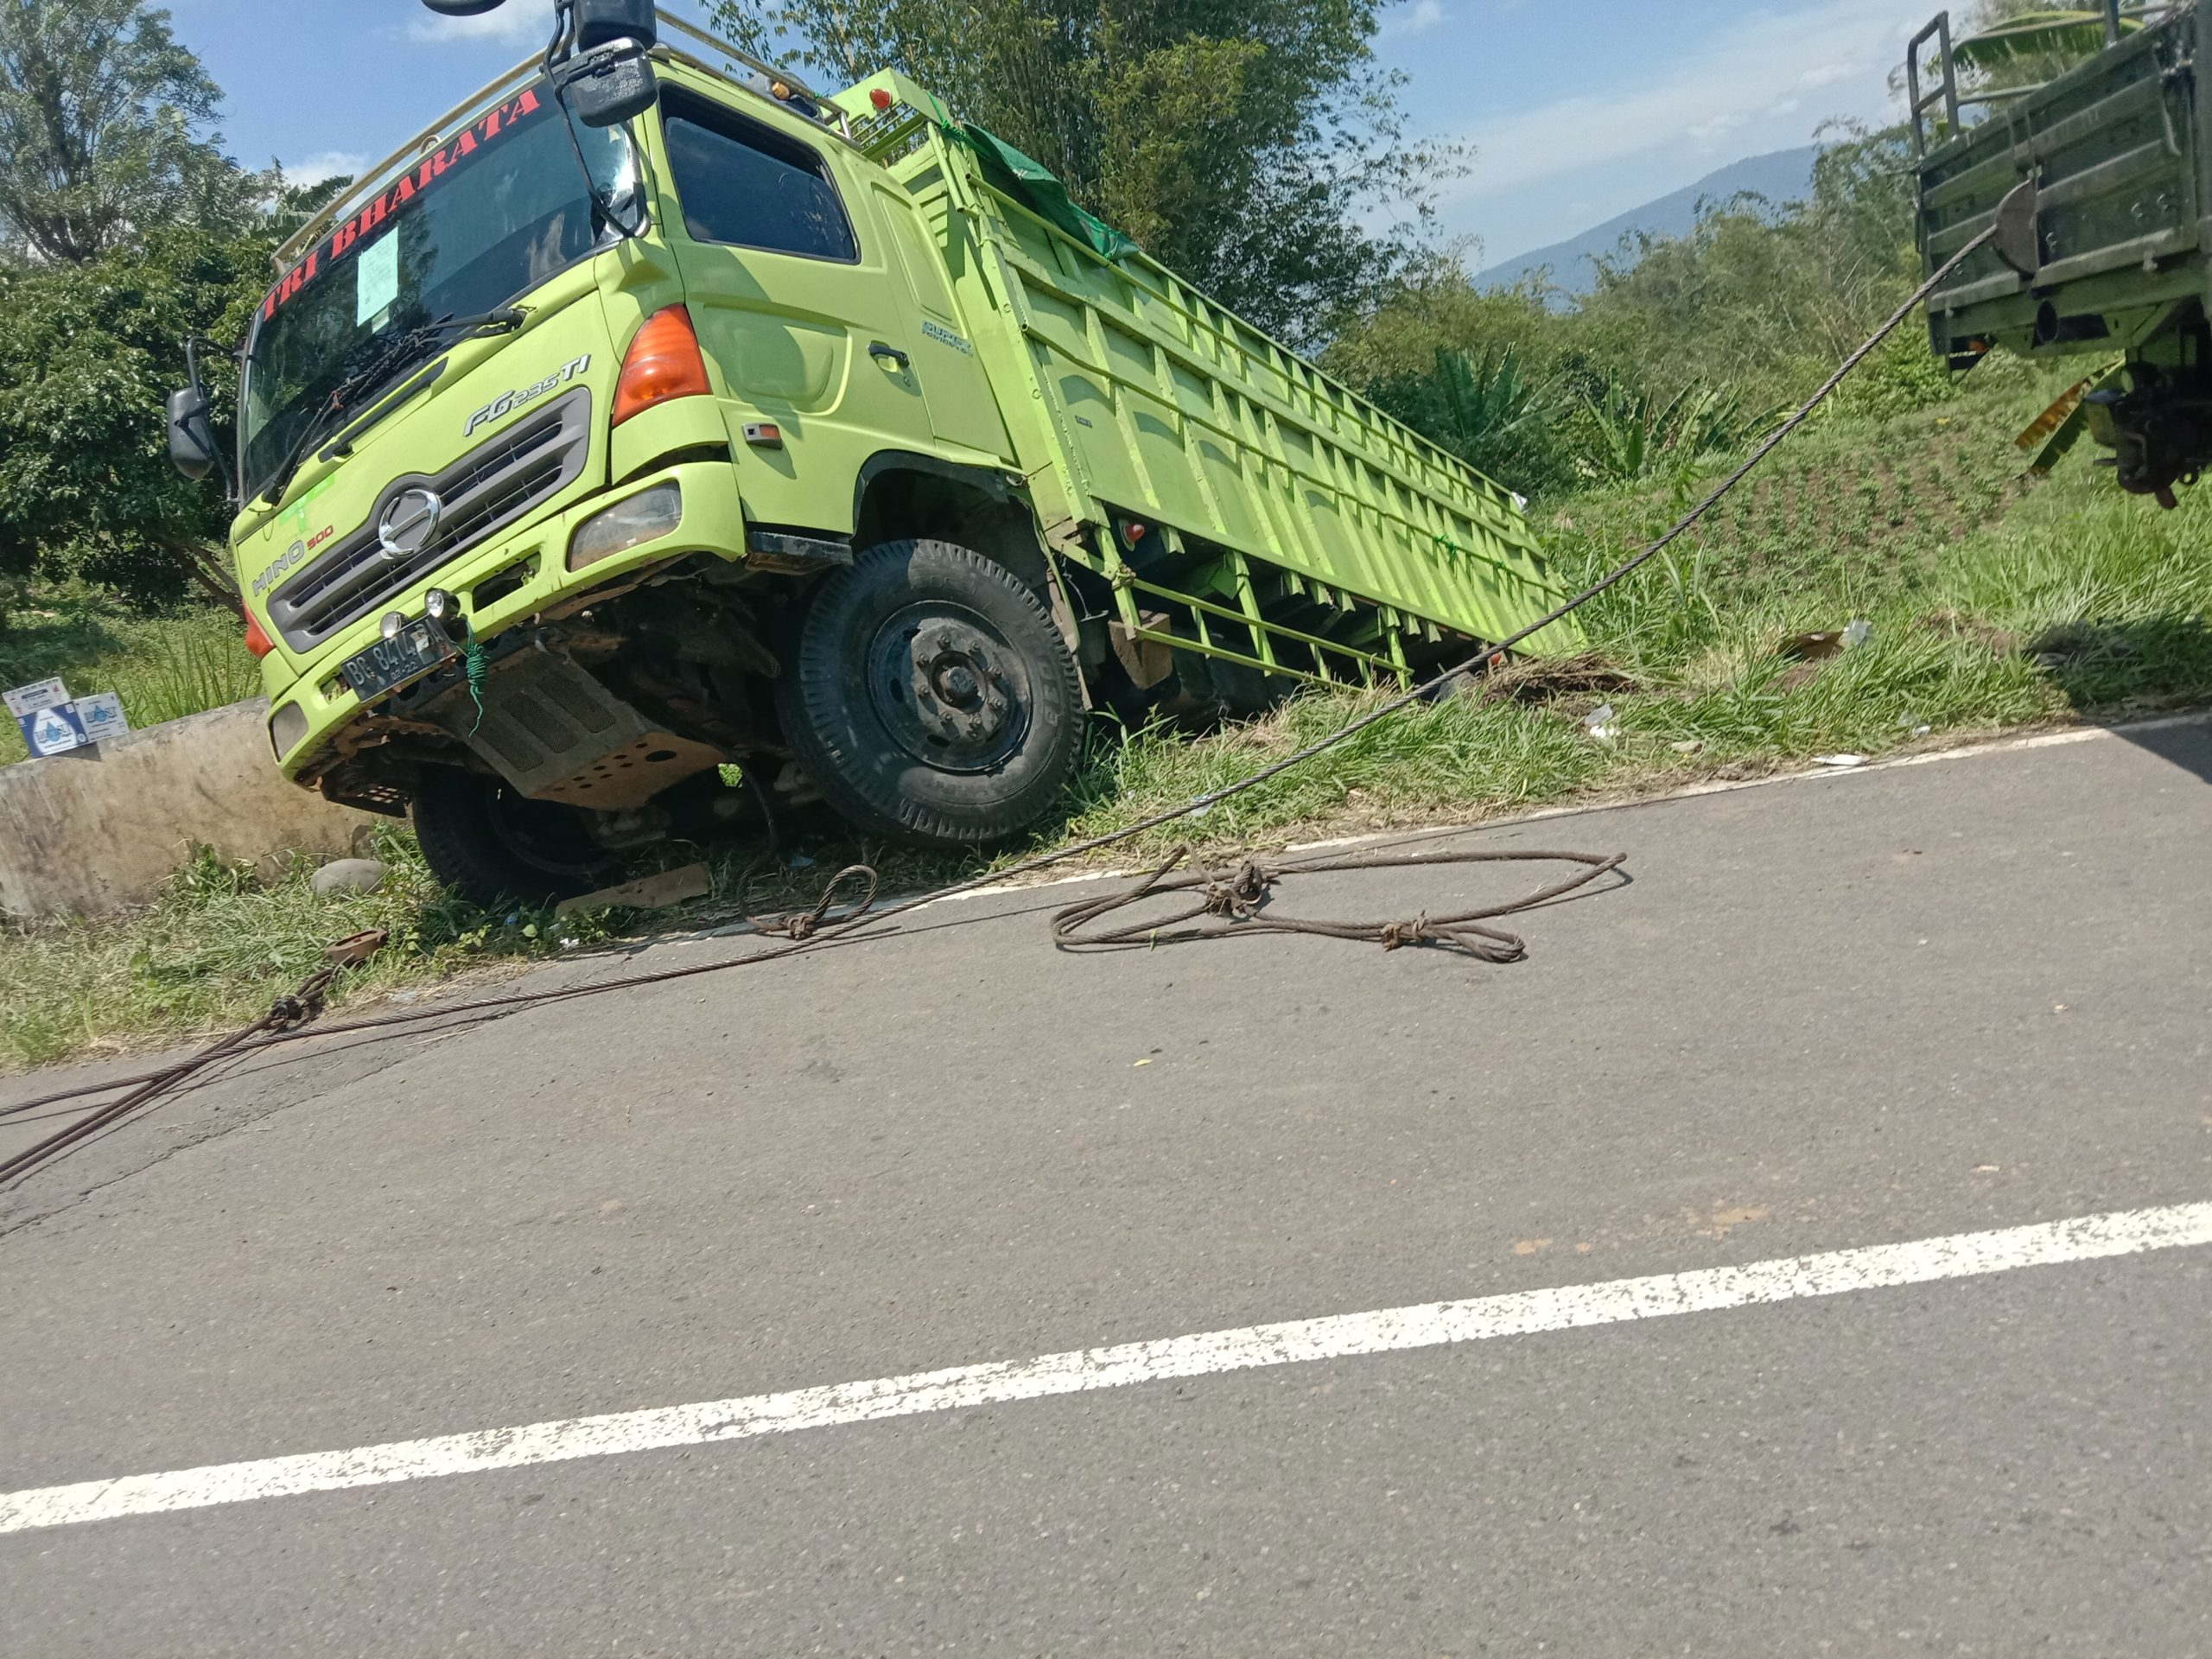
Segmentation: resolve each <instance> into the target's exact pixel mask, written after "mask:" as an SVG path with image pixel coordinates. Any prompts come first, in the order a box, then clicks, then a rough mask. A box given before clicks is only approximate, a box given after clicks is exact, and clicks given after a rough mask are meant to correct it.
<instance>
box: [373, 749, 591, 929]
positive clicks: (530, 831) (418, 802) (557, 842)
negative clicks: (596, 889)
mask: <svg viewBox="0 0 2212 1659" xmlns="http://www.w3.org/2000/svg"><path fill="white" fill-rule="evenodd" d="M414 817H415V839H416V842H418V843H420V845H421V846H422V849H423V862H424V863H426V864H428V865H429V867H430V874H432V875H435V877H437V879H438V880H440V881H442V882H443V883H444V884H445V885H446V886H447V887H451V888H453V889H454V891H455V892H457V893H460V894H461V897H462V898H464V899H468V900H470V901H471V902H472V903H474V904H479V905H484V906H496V905H501V904H509V903H512V904H521V905H531V906H535V905H543V904H550V903H552V902H553V901H554V900H556V899H572V898H574V897H575V895H576V894H578V893H588V892H589V891H590V890H591V887H592V885H593V883H594V880H596V879H597V878H598V877H599V876H601V875H602V874H605V873H606V858H605V855H603V854H602V853H601V852H600V850H599V849H598V848H597V847H596V846H594V843H593V842H592V839H591V836H590V835H589V834H588V832H587V831H586V830H585V829H584V825H583V820H582V815H581V814H580V813H579V812H578V811H577V810H576V809H575V807H573V806H563V805H562V804H559V803H558V802H556V801H533V800H531V799H529V798H527V797H524V796H522V795H518V794H517V793H516V792H515V791H513V790H512V788H510V787H509V786H508V785H505V784H504V783H502V782H499V781H498V780H497V779H491V778H484V777H480V776H478V775H477V774H476V773H474V772H461V771H456V770H451V769H448V768H446V767H442V766H440V767H431V768H425V770H424V772H423V779H422V782H421V784H420V785H418V786H417V787H416V791H415V803H414Z"/></svg>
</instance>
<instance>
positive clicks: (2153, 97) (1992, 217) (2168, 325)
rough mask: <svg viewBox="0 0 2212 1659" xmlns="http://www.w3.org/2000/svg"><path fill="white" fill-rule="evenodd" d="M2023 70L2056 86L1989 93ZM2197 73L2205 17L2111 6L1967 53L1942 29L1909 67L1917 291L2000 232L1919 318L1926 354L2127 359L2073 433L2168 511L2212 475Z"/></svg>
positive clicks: (1927, 33)
mask: <svg viewBox="0 0 2212 1659" xmlns="http://www.w3.org/2000/svg"><path fill="white" fill-rule="evenodd" d="M2022 64H2026V65H2030V66H2043V67H2048V68H2050V69H2051V70H2053V71H2055V72H2056V73H2053V74H2052V76H2051V78H2050V79H2046V80H2044V81H2042V82H2040V83H2039V84H2033V85H2012V86H2006V85H2002V84H2001V81H2002V80H2003V79H2017V78H2018V77H2017V76H1999V75H1996V74H1993V73H1992V69H1993V67H2005V66H2014V67H2017V66H2019V65H2022ZM2207 66H2212V6H2207V5H2196V4H2178V5H2170V6H2147V7H2146V6H2127V7H2123V6H2122V5H2120V3H2119V0H2101V4H2099V5H2097V6H2095V7H2094V8H2087V9H2080V10H2045V11H2040V12H2036V13H2031V14H2029V15H2027V16H2023V17H2021V18H2019V19H2018V20H2016V21H2015V22H2013V23H2012V24H2010V25H2008V26H2005V27H2003V28H2000V29H1995V30H1992V31H1989V32H1988V33H1986V34H1985V35H1980V36H1975V37H1970V38H1967V39H1954V37H1953V35H1952V30H1951V22H1950V17H1949V14H1948V13H1943V14H1939V15H1938V16H1937V17H1936V19H1935V21H1934V22H1930V23H1929V25H1928V27H1927V28H1926V29H1923V30H1922V31H1921V32H1920V34H1919V35H1916V37H1915V38H1914V40H1913V42H1912V45H1911V48H1910V54H1909V56H1908V60H1907V64H1906V80H1907V86H1908V91H1909V97H1910V106H1911V125H1912V135H1913V143H1914V149H1915V155H1916V167H1917V180H1918V185H1917V223H1916V230H1917V234H1918V238H1919V243H1920V247H1921V250H1922V251H1923V255H1924V257H1925V259H1926V262H1927V270H1928V273H1929V275H1930V276H1933V275H1934V274H1935V273H1936V270H1939V269H1941V268H1942V265H1943V264H1945V263H1947V262H1948V261H1949V260H1950V259H1951V258H1952V257H1955V255H1956V254H1957V252H1958V251H1959V250H1960V249H1961V248H1963V247H1965V246H1966V245H1967V244H1968V243H1970V242H1971V241H1972V240H1973V239H1974V238H1975V237H1976V236H1978V235H1980V234H1981V233H1982V232H1985V231H1991V230H1993V231H1994V232H1995V234H1994V236H1993V238H1992V239H1991V240H1990V241H1989V242H1988V243H1986V244H1985V245H1983V246H1982V247H1981V248H1980V249H1979V250H1978V251H1975V252H1974V254H1972V255H1971V256H1970V257H1968V258H1967V260H1966V261H1965V263H1964V264H1961V266H1960V268H1959V270H1957V271H1956V272H1955V274H1954V275H1953V276H1952V277H1950V279H1949V280H1948V282H1946V283H1944V284H1943V286H1942V287H1941V288H1939V289H1936V291H1935V293H1934V294H1933V295H1932V296H1930V297H1929V302H1928V315H1929V330H1930V338H1931V343H1932V344H1933V346H1934V348H1935V351H1936V354H1937V355H1938V356H1939V357H1941V358H1942V359H1945V360H1946V361H1948V363H1950V364H1951V365H1952V366H1954V367H1955V368H1961V369H1964V368H1968V367H1971V366H1972V365H1974V363H1975V362H1977V361H1979V360H1980V358H1981V357H1982V356H1983V355H1984V354H1985V353H1987V352H1989V351H1990V350H1991V349H1992V348H1993V347H1995V346H2004V347H2005V349H2007V350H2008V351H2012V352H2014V353H2018V354H2020V355H2022V356H2024V357H2028V358H2057V357H2064V356H2075V355H2082V354H2088V355H2092V356H2095V357H2101V358H2104V359H2107V360H2108V361H2120V360H2123V359H2124V363H2125V368H2124V371H2123V372H2118V373H2115V374H2114V375H2113V376H2112V377H2110V378H2109V380H2108V382H2107V383H2106V384H2101V385H2099V386H2098V388H2097V389H2096V390H2095V391H2092V392H2090V393H2089V394H2088V397H2087V398H2086V400H2085V401H2084V404H2083V406H2082V415H2083V416H2084V418H2085V420H2086V423H2087V426H2088V430H2089V432H2090V433H2091V434H2092V435H2094V437H2095V438H2096V439H2097V440H2098V441H2099V442H2101V443H2102V444H2103V445H2104V446H2105V447H2106V448H2108V449H2110V450H2111V451H2112V452H2113V453H2112V454H2111V456H2110V457H2108V459H2109V460H2110V461H2111V462H2112V463H2113V465H2114V467H2115V468H2116V473H2117V476H2118V478H2119V480H2120V486H2121V487H2122V488H2124V489H2126V490H2129V491H2132V492H2134V493H2139V494H2143V495H2149V496H2152V497H2155V498H2157V499H2158V500H2159V501H2160V502H2161V503H2163V504H2164V505H2167V506H2171V505H2173V504H2174V494H2173V491H2174V486H2176V485H2177V484H2186V483H2191V482H2194V481H2195V480H2196V477H2197V475H2198V474H2199V473H2200V472H2201V471H2202V469H2203V468H2204V467H2205V466H2206V465H2207V463H2208V462H2212V321H2208V318H2212V167H2208V162H2212V108H2209V107H2208V105H2207V103H2206V99H2207V98H2208V96H2212V77H2208V75H2207V73H2206V67H2207ZM1977 72H1979V73H1977Z"/></svg>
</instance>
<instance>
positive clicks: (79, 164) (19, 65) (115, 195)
mask: <svg viewBox="0 0 2212 1659" xmlns="http://www.w3.org/2000/svg"><path fill="white" fill-rule="evenodd" d="M220 99H221V94H220V93H219V92H218V91H217V89H216V86H215V84H214V82H213V81H212V80H210V79H208V78H207V73H206V72H205V71H203V70H202V69H201V68H200V60H198V59H197V58H195V57H194V55H193V54H191V53H190V52H189V51H188V50H186V49H185V48H183V47H182V46H181V45H179V44H178V43H177V41H176V39H175V36H174V35H172V34H171V33H170V30H169V20H168V13H167V12H165V11H157V10H150V9H149V8H148V7H147V6H146V5H144V4H143V3H141V0H0V248H4V247H5V246H6V245H9V244H10V243H13V244H16V245H20V246H21V247H22V248H25V249H28V250H29V252H30V253H31V254H32V255H33V256H34V257H37V258H39V259H42V260H54V261H61V262H66V263H73V264H80V263H82V262H84V261H86V260H89V259H94V258H97V257H99V256H100V255H101V254H103V253H106V252H108V251H111V250H113V249H115V248H117V247H118V246H120V245H123V244H124V243H125V242H126V241H128V240H130V238H131V237H133V236H134V235H136V234H137V233H140V232H143V231H145V230H146V229H148V228H149V227H150V226H156V225H176V224H199V225H212V224H219V223H222V222H224V221H226V220H229V219H233V218H235V216H236V215H237V214H238V211H239V209H240V208H241V207H243V206H244V204H245V201H246V200H248V199H249V198H250V197H251V194H253V191H254V187H253V185H252V183H251V181H249V180H247V179H246V177H245V175H242V174H240V173H239V172H238V168H236V167H234V166H233V165H232V163H231V162H229V161H228V160H227V159H226V157H225V156H223V155H222V153H221V152H220V150H219V149H218V148H217V147H216V145H215V144H214V143H213V142H212V141H210V140H209V139H207V137H204V136H203V130H204V129H205V128H206V126H207V124H208V123H209V122H211V121H212V120H213V118H214V114H215V107H216V105H217V104H218V103H219V101H220Z"/></svg>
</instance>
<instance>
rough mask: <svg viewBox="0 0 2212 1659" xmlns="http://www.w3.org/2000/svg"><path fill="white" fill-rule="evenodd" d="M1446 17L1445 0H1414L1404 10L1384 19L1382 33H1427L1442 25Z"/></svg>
mask: <svg viewBox="0 0 2212 1659" xmlns="http://www.w3.org/2000/svg"><path fill="white" fill-rule="evenodd" d="M1445 21H1446V12H1445V10H1444V5H1443V0H1413V3H1411V4H1410V5H1408V6H1407V7H1406V9H1405V10H1402V11H1394V12H1392V13H1391V14H1390V15H1389V16H1388V17H1386V18H1384V19H1383V29H1382V33H1383V35H1426V34H1427V32H1428V31H1429V30H1430V29H1435V28H1438V27H1439V26H1440V25H1441V24H1442V23H1443V22H1445Z"/></svg>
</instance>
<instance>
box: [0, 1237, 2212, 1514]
mask: <svg viewBox="0 0 2212 1659" xmlns="http://www.w3.org/2000/svg"><path fill="white" fill-rule="evenodd" d="M2207 1243H2212V1204H2183V1205H2171V1206H2168V1207H2164V1208H2161V1209H2155V1210H2129V1211H2119V1212H2117V1213H2113V1214H2109V1215H2101V1216H2085V1217H2080V1218H2077V1219H2075V1220H2071V1221H2053V1222H2042V1223H2038V1224H2034V1225H2031V1226H2026V1227H2007V1228H2003V1229H2000V1230H1996V1231H1993V1232H1982V1233H1958V1234H1954V1235H1952V1236H1948V1237H1945V1238H1928V1239H1921V1240H1919V1241H1917V1242H1916V1243H1909V1244H1875V1245H1869V1246H1865V1247H1863V1248H1860V1249H1848V1250H1830V1251H1827V1252H1825V1253H1823V1254H1821V1255H1797V1256H1788V1257H1784V1258H1783V1259H1781V1260H1778V1261H1771V1262H1751V1263H1750V1264H1748V1265H1746V1266H1744V1267H1737V1268H1700V1269H1699V1270H1697V1271H1694V1272H1690V1273H1672V1274H1655V1275H1653V1276H1651V1277H1649V1278H1642V1279H1615V1280H1611V1281H1607V1282H1605V1283H1603V1284H1596V1285H1564V1286H1560V1287H1557V1288H1554V1289H1551V1290H1529V1291H1516V1292H1513V1293H1511V1294H1506V1295H1502V1296H1484V1297H1478V1298H1477V1299H1475V1300H1471V1301H1460V1302H1429V1303H1426V1304H1424V1305H1422V1306H1417V1307H1393V1308H1385V1309H1383V1310H1381V1311H1379V1312H1376V1313H1346V1314H1338V1315H1334V1316H1332V1317H1329V1318H1326V1319H1298V1320H1294V1321H1290V1322H1288V1323H1286V1324H1281V1325H1249V1326H1246V1327H1244V1328H1243V1329H1240V1330H1234V1331H1209V1332H1203V1333H1201V1334H1199V1335H1197V1336H1188V1337H1172V1338H1165V1339H1162V1340H1160V1341H1156V1342H1133V1343H1127V1344H1122V1345H1121V1346H1119V1347H1114V1348H1086V1349H1081V1350H1078V1351H1075V1352H1073V1353H1065V1354H1046V1355H1045V1356H1043V1357H1041V1358H1037V1359H1027V1360H1010V1361H1003V1362H1000V1363H995V1364H988V1365H962V1366H957V1367H955V1368H954V1369H952V1370H942V1371H924V1372H919V1373H916V1374H913V1375H910V1376H890V1377H879V1378H877V1379H875V1380H874V1381H871V1382H864V1383H836V1384H833V1385H831V1386H829V1387H827V1388H816V1389H793V1390H791V1391H790V1392H788V1393H784V1394H756V1395H743V1396H741V1397H739V1398H737V1399H733V1400H712V1401H707V1402H702V1403H700V1404H697V1405H689V1406H664V1407H661V1408H656V1409H652V1410H647V1411H622V1412H613V1413H610V1414H607V1415H605V1416H599V1417H573V1418H569V1419H566V1420H564V1421H557V1422H548V1423H531V1424H527V1425H524V1426H523V1427H517V1428H494V1429H485V1430H481V1431H479V1432H478V1433H470V1434H444V1435H440V1436H437V1437H436V1438H435V1439H431V1440H399V1441H394V1442H392V1443H390V1444H388V1445H384V1446H360V1447H358V1448H356V1449H354V1450H353V1451H350V1452H308V1453H307V1454H305V1455H303V1456H299V1457H286V1458H261V1459H255V1460H254V1461H252V1462H250V1463H224V1464H213V1465H209V1466H207V1467H206V1468H200V1469H182V1470H177V1471H173V1472H169V1473H164V1474H154V1475H127V1476H124V1477H123V1478H119V1479H109V1480H87V1481H79V1482H78V1483H76V1484H73V1485H68V1486H45V1487H40V1488H37V1489H35V1490H33V1491H20V1492H9V1493H6V1494H4V1495H0V1533H8V1532H29V1531H31V1530H34V1529H38V1528H41V1527H67V1526H75V1525H79V1524H81V1523H82V1522H87V1521H108V1520H114V1519H118V1518H119V1517H121V1516H134V1515H159V1514H162V1513H165V1512H167V1511H169V1510H197V1509H205V1508H207V1507H208V1506H210V1505H212V1504H217V1503H247V1502H251V1501H252V1500H255V1499H259V1498H270V1497H296V1496H298V1495H300V1494H302V1493H306V1492H330V1491H344V1490H346V1489H347V1488H349V1487H355V1486H384V1485H390V1484H394V1483H397V1482H400V1481H410V1480H431V1479H435V1478H439V1477H441V1476H444V1475H462V1474H474V1473H478V1472H481V1471H487V1470H493V1469H522V1468H528V1467H530V1466H531V1465H537V1464H546V1463H563V1462H567V1461H569V1459H575V1458H601V1457H610V1456H613V1455H615V1454H617V1453H620V1452H652V1451H661V1450H666V1449H669V1448H671V1447H677V1446H708V1445H713V1444H715V1443H717V1442H720V1441H724V1440H747V1439H750V1438H752V1437H753V1436H755V1435H760V1434H788V1433H792V1432H794V1431H796V1430H798V1429H806V1428H832V1427H839V1426H841V1425H844V1424H849V1423H867V1422H877V1421H881V1420H883V1419H885V1418H890V1417H912V1416H915V1415H917V1414H921V1413H925V1412H938V1411H952V1410H956V1409H962V1408H969V1407H975V1406H987V1405H998V1404H1004V1403H1007V1402H1013V1401H1017V1400H1041V1399H1046V1398H1049V1397H1051V1396H1052V1395H1065V1394H1082V1393H1086V1392H1089V1391H1090V1390H1093V1389H1118V1388H1126V1387H1128V1386H1129V1385H1130V1384H1132V1383H1158V1382H1164V1381H1166V1380H1169V1379H1172V1378H1175V1377H1189V1376H1213V1375H1217V1374H1218V1373H1221V1372H1224V1371H1243V1370H1256V1369H1259V1368H1261V1367H1263V1366H1271V1365H1294V1364H1300V1363H1306V1362H1308V1361H1312V1360H1319V1359H1344V1358H1348V1357H1353V1356H1357V1355H1362V1354H1387V1353H1395V1352H1400V1351H1403V1350H1406V1349H1409V1348H1431V1347H1436V1346H1440V1345H1441V1344H1447V1343H1459V1342H1485V1341H1488V1340H1490V1339H1491V1338H1494V1337H1516V1336H1532V1335H1535V1334H1537V1333H1539V1332H1547V1331H1572V1330H1578V1329H1581V1328H1584V1327H1586V1326H1590V1325H1617V1324H1620V1323H1623V1322H1624V1321H1627V1320H1632V1319H1663V1318H1666V1317H1668V1316H1669V1315H1672V1314H1677V1313H1710V1312H1713V1311H1714V1310H1716V1309H1719V1308H1731V1307H1749V1306H1756V1305H1758V1304H1763V1303H1770V1302H1787V1301H1793V1300H1797V1299H1798V1298H1800V1297H1806V1296H1838V1295H1842V1294H1846V1293H1847V1292H1851V1291H1859V1290H1878V1289H1884V1288H1891V1287H1896V1286H1899V1285H1924V1284H1933V1283H1935V1282H1937V1281H1942V1280H1946V1279H1973V1278H1980V1277H1983V1276H1986V1275H1987V1274H1998V1273H2009V1272H2012V1270H2013V1269H2015V1268H2036V1267H2050V1266H2054V1265H2056V1264H2059V1263H2063V1262H2095V1261H2101V1260H2104V1259H2107V1258H2109V1257H2112V1256H2123V1255H2139V1254H2141V1253H2143V1252H2144V1251H2146V1250H2170V1249H2178V1248H2180V1247H2183V1246H2185V1245H2193V1244H2207Z"/></svg>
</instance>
